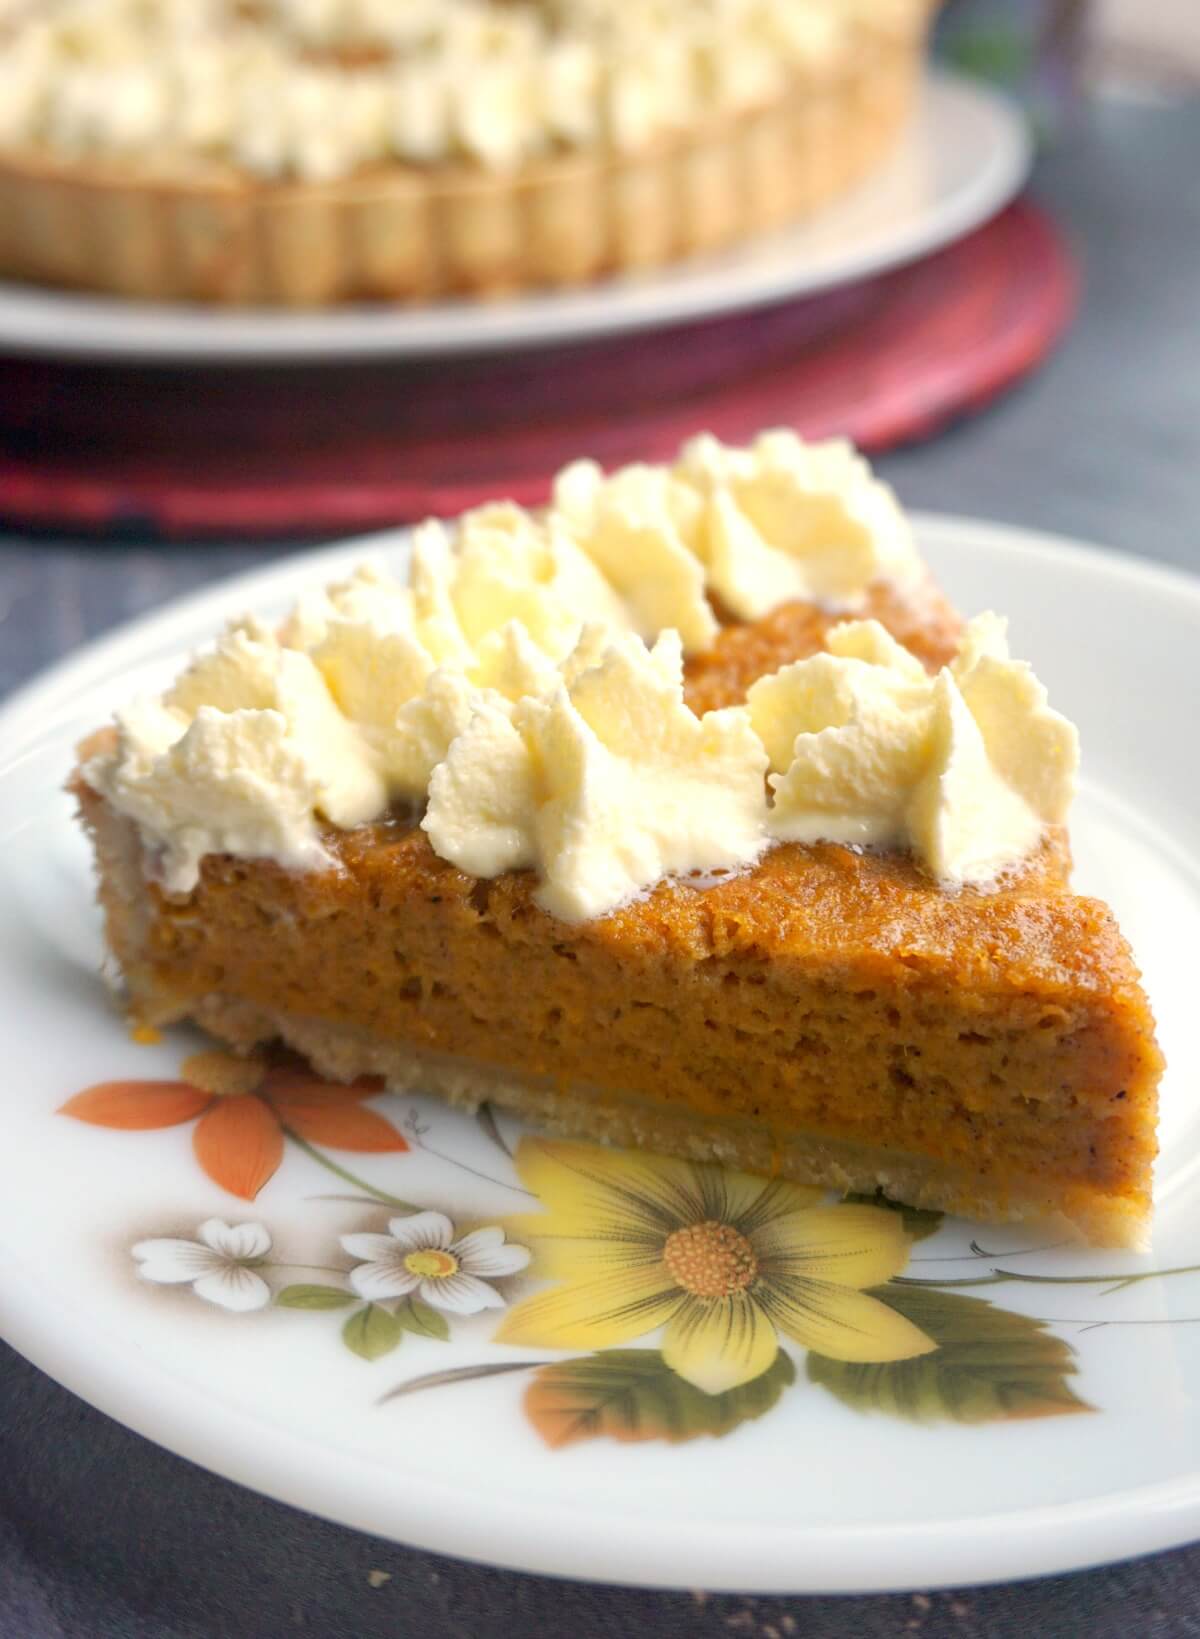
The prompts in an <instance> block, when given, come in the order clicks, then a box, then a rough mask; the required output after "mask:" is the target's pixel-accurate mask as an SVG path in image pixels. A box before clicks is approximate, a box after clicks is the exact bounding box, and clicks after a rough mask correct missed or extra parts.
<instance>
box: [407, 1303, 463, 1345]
mask: <svg viewBox="0 0 1200 1639" xmlns="http://www.w3.org/2000/svg"><path fill="white" fill-rule="evenodd" d="M396 1320H397V1322H398V1324H399V1325H400V1326H401V1327H403V1329H404V1330H405V1331H406V1332H415V1333H416V1335H417V1336H418V1337H435V1338H437V1340H438V1341H439V1342H440V1343H445V1342H446V1341H447V1340H448V1339H449V1337H450V1323H449V1321H448V1320H447V1319H446V1317H445V1315H441V1314H439V1313H438V1311H437V1310H436V1309H434V1308H431V1307H430V1305H429V1304H428V1303H422V1302H421V1300H420V1298H405V1300H404V1302H403V1303H402V1304H401V1305H400V1307H399V1308H398V1309H397V1310H396Z"/></svg>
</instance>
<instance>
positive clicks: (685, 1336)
mask: <svg viewBox="0 0 1200 1639" xmlns="http://www.w3.org/2000/svg"><path fill="white" fill-rule="evenodd" d="M516 1165H517V1170H518V1172H519V1173H520V1175H521V1180H522V1182H523V1183H524V1185H525V1187H526V1188H527V1189H528V1190H530V1191H531V1192H532V1193H533V1194H534V1195H536V1196H537V1197H538V1199H539V1200H541V1201H542V1202H543V1203H544V1205H545V1206H546V1208H547V1211H545V1212H544V1213H530V1214H526V1215H524V1216H522V1217H520V1218H519V1219H517V1220H515V1221H514V1222H512V1223H511V1224H510V1226H509V1227H510V1231H511V1233H512V1234H513V1235H514V1236H517V1237H518V1238H519V1239H520V1240H521V1241H522V1242H525V1243H526V1244H528V1245H530V1246H532V1247H533V1249H534V1264H533V1268H532V1269H531V1271H530V1273H531V1274H540V1275H544V1276H547V1277H550V1278H552V1279H554V1280H556V1281H558V1282H559V1283H560V1284H558V1285H556V1286H553V1287H551V1288H550V1289H548V1290H547V1291H544V1292H539V1293H537V1294H536V1295H535V1296H534V1297H531V1298H527V1299H526V1300H525V1301H524V1302H523V1303H520V1304H518V1305H517V1306H516V1307H515V1308H514V1309H513V1310H512V1311H511V1313H510V1314H509V1315H508V1316H507V1317H506V1319H505V1320H504V1322H503V1324H502V1325H501V1327H500V1329H499V1331H498V1332H497V1333H496V1338H497V1341H499V1342H502V1343H518V1344H523V1345H526V1346H530V1345H532V1346H534V1347H540V1348H550V1349H606V1348H612V1347H614V1346H616V1345H619V1344H623V1343H628V1342H630V1341H631V1340H632V1339H634V1338H638V1337H642V1336H644V1335H645V1334H646V1333H647V1332H652V1331H654V1330H655V1329H656V1328H657V1327H659V1326H661V1327H663V1328H664V1332H663V1341H662V1354H663V1359H664V1361H665V1362H666V1364H667V1365H668V1366H670V1367H671V1368H672V1370H673V1371H675V1372H677V1373H678V1374H679V1376H680V1377H683V1378H686V1379H687V1381H688V1382H689V1383H692V1384H694V1385H695V1387H696V1388H698V1389H702V1390H703V1391H704V1392H705V1393H706V1394H721V1393H724V1392H725V1391H726V1390H728V1389H733V1388H737V1387H738V1386H739V1385H740V1384H742V1383H748V1382H750V1381H751V1380H752V1379H753V1378H755V1377H758V1376H759V1375H760V1374H761V1373H762V1372H765V1371H766V1370H767V1369H768V1367H769V1366H770V1365H771V1364H772V1362H773V1361H774V1359H775V1356H776V1354H777V1353H778V1350H779V1334H780V1333H783V1334H784V1335H785V1336H787V1337H789V1338H791V1339H792V1340H793V1341H794V1342H796V1343H799V1344H802V1345H803V1346H804V1347H805V1348H807V1349H812V1350H814V1351H816V1352H817V1353H819V1354H823V1355H827V1356H829V1357H830V1358H831V1359H834V1360H851V1361H861V1362H879V1361H889V1360H907V1359H910V1358H912V1357H913V1356H914V1355H920V1354H928V1353H930V1351H932V1350H933V1349H935V1348H936V1347H937V1345H936V1344H935V1343H934V1342H933V1341H932V1340H931V1339H930V1338H928V1337H926V1335H925V1333H924V1332H922V1331H920V1330H919V1329H918V1328H917V1327H916V1326H914V1325H913V1324H912V1323H911V1321H908V1320H906V1319H905V1318H904V1316H903V1315H900V1314H897V1312H896V1311H895V1310H894V1309H890V1308H889V1307H888V1306H887V1305H886V1304H884V1303H881V1302H880V1301H879V1300H878V1298H874V1297H871V1296H870V1295H869V1294H868V1293H867V1292H865V1291H864V1290H863V1288H864V1287H868V1286H878V1285H881V1284H882V1283H883V1282H884V1281H887V1280H890V1279H891V1277H892V1276H893V1275H896V1274H899V1272H900V1271H901V1270H902V1269H903V1268H904V1266H905V1264H906V1263H907V1262H908V1249H909V1238H908V1236H907V1235H906V1234H905V1233H904V1228H903V1225H902V1223H901V1220H900V1217H899V1214H897V1213H894V1212H889V1211H887V1210H886V1209H884V1208H881V1207H872V1206H851V1205H825V1204H823V1202H824V1200H825V1197H824V1196H823V1194H822V1192H821V1191H819V1190H813V1189H804V1188H802V1187H801V1186H800V1185H798V1184H790V1183H785V1182H783V1181H782V1180H779V1179H766V1178H752V1177H750V1176H749V1175H748V1174H746V1173H741V1172H727V1171H725V1170H724V1169H723V1168H721V1167H717V1166H709V1165H701V1164H697V1163H692V1162H688V1161H675V1160H670V1159H668V1158H667V1157H665V1156H658V1155H633V1154H629V1153H627V1152H625V1151H622V1150H609V1149H602V1148H600V1147H598V1146H595V1145H590V1144H569V1143H557V1142H555V1141H553V1140H550V1139H539V1138H526V1139H523V1140H522V1142H521V1144H520V1147H519V1148H518V1150H517V1155H516Z"/></svg>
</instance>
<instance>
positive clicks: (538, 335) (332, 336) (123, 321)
mask: <svg viewBox="0 0 1200 1639" xmlns="http://www.w3.org/2000/svg"><path fill="white" fill-rule="evenodd" d="M923 95H924V98H925V101H924V103H923V105H922V106H923V108H924V109H925V110H926V111H927V110H928V109H929V107H930V106H931V105H932V106H933V107H934V108H935V110H936V109H937V108H939V107H940V106H941V104H942V103H943V102H944V103H946V104H948V105H949V104H953V103H954V102H955V101H957V103H958V105H959V106H960V107H963V108H969V109H971V111H972V115H973V117H974V118H976V119H977V120H979V121H981V122H990V124H991V127H992V142H993V148H992V151H991V153H990V155H989V158H988V162H987V164H986V165H984V166H981V168H980V171H979V173H978V174H977V175H976V176H974V177H973V178H971V180H970V181H969V182H968V183H964V184H963V185H962V186H961V187H960V189H959V191H958V192H957V194H955V195H954V196H952V198H951V199H950V200H949V201H943V202H941V203H940V204H939V206H938V211H937V214H936V217H935V218H934V220H933V221H931V220H930V216H929V213H928V212H927V211H926V212H925V213H924V215H922V216H921V217H919V218H917V219H916V220H915V221H913V222H912V223H910V224H908V225H907V226H906V227H905V228H904V230H903V231H902V232H900V233H899V234H897V235H896V236H895V237H894V238H893V239H892V240H891V242H890V243H883V244H876V245H875V246H873V247H871V248H869V249H868V251H867V252H866V253H862V252H860V253H858V255H857V256H856V257H855V258H853V259H851V261H850V262H849V263H847V262H846V261H845V260H843V261H842V262H841V263H838V262H836V261H835V262H834V263H833V264H832V265H829V266H826V267H825V268H824V269H823V270H821V269H818V270H817V272H816V273H810V274H809V275H808V276H807V277H806V276H805V275H804V273H803V270H802V268H799V269H794V270H793V271H792V272H791V273H790V274H789V273H788V272H787V270H786V266H785V265H784V264H782V262H780V263H772V264H770V265H769V266H768V267H767V268H765V269H760V270H756V269H754V267H753V266H751V267H750V268H749V270H748V272H743V276H742V277H741V278H740V279H739V272H742V270H739V269H738V268H737V266H736V265H734V266H733V267H731V268H726V267H723V266H722V264H721V261H720V259H718V260H717V261H715V262H713V263H712V264H711V267H710V268H709V267H706V265H705V264H704V263H685V264H683V265H682V267H673V268H667V269H663V270H661V271H659V272H656V273H652V274H649V275H647V276H645V277H642V278H637V279H631V280H630V281H629V282H628V283H625V284H620V283H616V284H613V283H603V282H602V283H600V284H597V285H593V286H588V287H585V288H583V289H581V290H578V291H565V292H561V293H554V292H550V293H542V294H534V295H532V296H527V297H524V298H518V299H516V300H515V301H512V302H509V303H505V304H503V305H502V306H499V307H497V306H494V305H493V306H489V305H488V304H482V305H481V304H478V303H470V304H459V305H456V304H453V303H449V302H444V303H436V304H431V305H426V306H422V307H413V308H402V309H387V308H384V309H382V310H380V311H374V310H370V309H366V310H364V309H361V308H346V309H341V310H330V311H325V312H322V311H320V310H314V311H313V312H311V313H286V312H278V311H257V310H253V311H249V312H245V313H239V312H228V311H224V310H220V309H218V310H210V309H206V308H197V307H193V306H188V305H186V304H180V305H172V304H169V303H145V304H141V303H132V302H122V301H121V300H120V298H117V297H107V296H103V295H99V294H88V293H82V292H66V291H57V290H52V289H50V288H43V287H40V286H27V285H22V284H19V283H16V282H8V281H0V345H2V346H4V347H6V348H8V349H9V350H11V351H12V352H14V353H15V354H20V355H24V356H27V357H28V356H30V355H32V356H39V357H45V358H52V359H57V360H67V361H69V360H74V361H76V362H89V361H90V362H94V363H101V362H110V363H129V364H133V363H137V364H141V365H147V366H150V365H155V364H158V365H164V366H165V365H171V364H175V365H183V364H191V365H194V366H196V367H197V368H204V367H205V366H209V365H242V366H252V365H254V364H273V365H279V366H285V365H289V364H291V365H302V364H306V363H307V364H316V363H322V362H326V363H333V362H336V361H338V360H360V361H361V360H364V359H368V358H378V359H380V360H383V359H390V360H392V361H397V362H398V361H401V360H403V359H405V358H409V359H417V358H430V357H436V356H451V355H458V354H465V353H474V354H481V355H482V354H486V353H497V352H503V351H524V350H527V349H533V348H537V347H540V346H546V345H551V344H558V345H563V344H567V343H570V342H582V341H587V340H597V339H599V338H601V337H605V336H617V335H628V334H633V333H635V332H637V331H641V330H646V329H649V328H666V327H670V326H674V325H681V324H687V323H695V322H700V321H702V320H704V319H707V318H718V317H720V316H722V315H728V314H732V313H736V312H742V311H751V310H753V309H755V308H758V307H765V306H770V305H771V304H772V303H775V302H782V301H786V300H789V299H794V300H802V299H804V298H806V297H812V296H817V295H820V294H822V293H823V292H826V291H829V290H832V289H836V288H838V287H839V286H843V285H847V284H852V283H856V282H858V281H860V280H864V279H867V278H871V277H873V276H875V275H877V274H880V273H883V272H885V271H887V270H889V269H892V268H898V267H902V266H904V265H906V264H907V263H910V262H912V261H915V260H917V259H918V258H919V257H921V256H923V255H927V254H930V253H932V252H933V251H936V250H939V249H941V248H943V247H944V246H946V245H948V244H952V243H954V242H955V241H956V240H958V239H961V238H963V237H964V236H965V235H966V234H967V233H969V232H970V231H971V230H972V229H974V228H976V227H979V226H981V225H982V224H983V223H984V222H986V221H988V220H990V218H991V217H993V216H995V215H996V214H997V213H998V212H999V211H1000V210H1001V209H1002V208H1003V207H1004V206H1005V205H1006V204H1007V203H1009V201H1010V200H1011V199H1013V198H1014V197H1015V196H1016V195H1017V194H1018V193H1019V192H1020V190H1021V188H1022V187H1023V185H1024V183H1025V180H1026V178H1027V177H1028V174H1029V171H1030V168H1031V165H1032V161H1033V143H1032V139H1031V137H1030V134H1029V131H1028V128H1027V125H1026V122H1025V120H1024V119H1023V118H1022V116H1021V115H1020V113H1019V112H1018V111H1017V110H1016V108H1015V107H1014V106H1013V105H1012V104H1011V103H1010V102H1009V101H1008V100H1007V99H1006V98H1005V97H1004V96H1003V95H1002V94H1001V93H1000V92H998V91H996V90H994V89H992V88H990V87H985V86H983V85H981V84H980V83H979V82H977V81H974V80H971V79H969V78H968V77H967V76H965V75H962V74H958V73H955V72H953V71H949V70H946V69H937V70H931V71H929V72H928V73H927V74H926V79H925V87H924V93H923ZM809 225H810V224H806V223H800V224H797V225H796V227H795V228H793V229H792V230H790V231H792V232H795V233H797V234H799V233H803V232H804V231H806V229H807V228H808V226H809ZM787 231H789V230H784V232H785V233H786V232H787ZM732 254H733V255H734V256H736V254H737V253H736V252H733V253H732ZM697 268H699V270H700V276H699V277H698V278H695V279H694V282H691V283H688V282H684V281H682V280H680V278H679V275H680V273H681V272H683V273H685V274H687V273H691V274H693V275H695V273H696V270H697ZM673 284H678V286H679V288H678V289H675V290H672V285H673ZM614 294H615V295H616V297H617V298H618V300H615V301H614V300H613V297H614ZM664 298H665V299H664ZM497 319H499V322H494V321H496V320H497ZM89 325H91V326H99V334H94V333H91V332H90V331H89Z"/></svg>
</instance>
